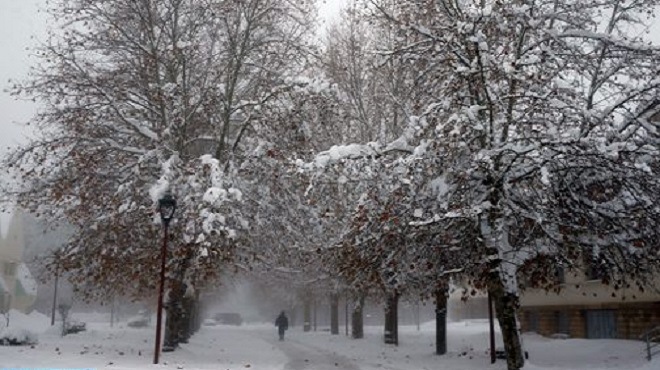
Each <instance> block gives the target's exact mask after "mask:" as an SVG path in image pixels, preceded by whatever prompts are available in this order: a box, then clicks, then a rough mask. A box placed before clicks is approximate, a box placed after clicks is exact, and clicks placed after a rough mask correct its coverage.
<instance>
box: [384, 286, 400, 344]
mask: <svg viewBox="0 0 660 370" xmlns="http://www.w3.org/2000/svg"><path fill="white" fill-rule="evenodd" d="M398 311H399V294H398V293H397V292H394V293H390V294H389V295H388V297H387V301H386V302H385V343H387V344H394V345H399V322H398V321H399V312H398Z"/></svg>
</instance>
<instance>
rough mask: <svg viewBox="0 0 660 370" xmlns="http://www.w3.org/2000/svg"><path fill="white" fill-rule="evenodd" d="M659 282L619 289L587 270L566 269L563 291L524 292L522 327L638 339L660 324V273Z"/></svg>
mask: <svg viewBox="0 0 660 370" xmlns="http://www.w3.org/2000/svg"><path fill="white" fill-rule="evenodd" d="M656 281H657V282H656V283H655V284H652V285H651V286H649V287H647V288H646V289H644V290H640V289H639V288H636V287H629V288H621V289H618V290H615V289H614V288H613V287H611V286H608V285H604V284H603V283H602V282H601V280H600V279H597V277H596V276H590V274H589V273H588V272H577V273H575V274H567V275H566V276H565V277H564V283H562V284H561V286H562V289H561V291H560V292H559V293H555V292H546V291H542V290H538V289H536V290H535V289H532V290H528V291H526V292H525V293H524V294H523V295H522V297H521V310H520V317H519V320H520V323H521V328H522V330H523V331H535V332H537V333H539V334H541V335H546V336H551V335H555V334H559V335H566V336H568V337H571V338H594V339H596V338H617V339H639V338H640V336H641V335H642V333H644V332H645V331H647V330H649V329H652V328H654V327H656V326H659V325H660V277H656Z"/></svg>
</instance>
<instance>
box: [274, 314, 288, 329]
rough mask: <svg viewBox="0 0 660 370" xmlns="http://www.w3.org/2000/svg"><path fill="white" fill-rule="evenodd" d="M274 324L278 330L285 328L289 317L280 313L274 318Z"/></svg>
mask: <svg viewBox="0 0 660 370" xmlns="http://www.w3.org/2000/svg"><path fill="white" fill-rule="evenodd" d="M275 326H277V328H278V329H280V330H287V329H288V328H289V319H288V318H287V317H286V316H285V315H284V314H283V313H281V314H280V315H279V316H277V319H275Z"/></svg>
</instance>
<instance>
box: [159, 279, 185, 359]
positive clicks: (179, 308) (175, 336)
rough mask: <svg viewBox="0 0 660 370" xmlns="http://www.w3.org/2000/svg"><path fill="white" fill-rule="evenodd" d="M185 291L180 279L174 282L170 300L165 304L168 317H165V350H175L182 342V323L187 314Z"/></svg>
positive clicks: (169, 295) (169, 296)
mask: <svg viewBox="0 0 660 370" xmlns="http://www.w3.org/2000/svg"><path fill="white" fill-rule="evenodd" d="M185 291H186V290H185V284H183V283H182V282H180V281H174V282H172V288H171V289H170V291H169V294H168V302H167V304H166V305H165V311H166V312H167V317H166V318H165V338H164V340H163V352H170V351H173V350H174V349H176V348H177V347H178V346H179V343H181V325H182V321H183V317H184V316H185V309H184V294H185Z"/></svg>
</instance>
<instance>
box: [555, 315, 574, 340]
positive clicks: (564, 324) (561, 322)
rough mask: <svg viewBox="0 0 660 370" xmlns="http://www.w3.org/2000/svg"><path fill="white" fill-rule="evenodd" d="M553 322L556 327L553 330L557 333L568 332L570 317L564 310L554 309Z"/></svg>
mask: <svg viewBox="0 0 660 370" xmlns="http://www.w3.org/2000/svg"><path fill="white" fill-rule="evenodd" d="M555 323H556V324H557V327H556V328H555V332H556V333H559V334H570V324H571V321H570V317H569V316H568V313H567V312H566V311H556V312H555Z"/></svg>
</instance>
